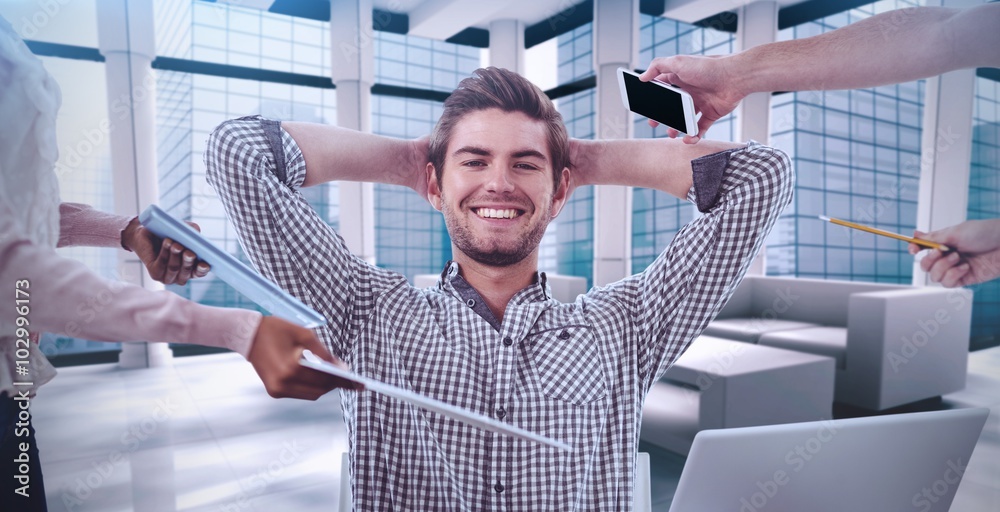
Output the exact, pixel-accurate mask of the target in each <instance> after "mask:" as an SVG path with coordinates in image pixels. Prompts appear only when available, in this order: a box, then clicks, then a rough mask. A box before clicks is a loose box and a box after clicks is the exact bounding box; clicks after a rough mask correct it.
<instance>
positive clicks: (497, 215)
mask: <svg viewBox="0 0 1000 512" xmlns="http://www.w3.org/2000/svg"><path fill="white" fill-rule="evenodd" d="M476 215H479V216H480V217H483V218H486V219H513V218H514V217H517V215H518V213H517V210H511V209H507V210H497V209H495V208H479V209H478V210H477V211H476Z"/></svg>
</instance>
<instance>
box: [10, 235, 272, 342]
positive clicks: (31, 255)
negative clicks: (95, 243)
mask: <svg viewBox="0 0 1000 512" xmlns="http://www.w3.org/2000/svg"><path fill="white" fill-rule="evenodd" d="M0 240H4V242H3V243H2V244H0V281H2V282H5V283H14V282H15V281H20V282H23V283H24V286H23V287H22V288H21V289H24V291H25V292H26V293H27V294H28V295H27V297H28V298H29V299H30V303H31V304H32V305H33V306H32V308H31V315H30V319H31V324H30V325H29V326H28V329H29V330H30V331H34V332H52V333H56V334H65V335H69V336H78V337H81V338H85V339H89V340H95V341H153V342H162V343H194V344H198V345H204V346H212V347H224V348H229V349H231V350H234V351H236V352H239V353H240V354H242V355H243V356H246V355H247V354H248V353H249V351H250V348H251V345H252V342H253V335H254V333H255V332H256V329H257V324H258V323H260V313H257V312H255V311H249V310H241V309H220V308H213V307H209V306H203V305H200V304H196V303H193V302H190V301H188V300H185V299H183V298H181V297H179V296H178V295H176V294H173V293H171V292H167V291H160V292H153V291H150V290H146V289H144V288H140V287H138V286H133V285H129V284H125V283H120V282H112V281H107V280H104V279H102V278H100V277H99V276H97V275H96V274H94V273H93V272H91V271H90V270H88V269H87V268H86V267H85V266H83V264H81V263H79V262H77V261H73V260H69V259H66V258H63V257H60V256H59V255H57V254H56V252H55V251H54V250H53V249H51V248H49V247H43V246H40V245H37V244H34V243H32V242H31V241H30V240H28V239H27V237H24V236H23V235H22V234H21V233H18V232H17V231H15V230H14V229H13V227H12V226H6V227H3V228H0ZM14 313H15V312H14V309H13V308H9V310H8V309H5V310H4V311H0V325H4V326H7V325H12V324H13V321H14Z"/></svg>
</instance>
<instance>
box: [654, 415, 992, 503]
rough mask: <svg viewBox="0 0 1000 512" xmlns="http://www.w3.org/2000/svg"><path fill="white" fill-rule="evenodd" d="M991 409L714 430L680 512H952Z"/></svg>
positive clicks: (697, 451) (705, 437)
mask: <svg viewBox="0 0 1000 512" xmlns="http://www.w3.org/2000/svg"><path fill="white" fill-rule="evenodd" d="M987 416H989V409H982V408H979V409H955V410H947V411H934V412H922V413H912V414H895V415H886V416H874V417H867V418H852V419H843V420H827V421H817V422H807V423H792V424H786V425H769V426H762V427H746V428H731V429H723V430H704V431H702V432H699V433H698V435H697V436H695V438H694V444H693V445H692V446H691V452H690V454H689V455H688V458H687V462H686V463H685V464H684V470H683V471H682V472H681V478H680V481H679V482H678V483H677V492H676V493H675V494H674V499H673V502H672V503H671V506H670V511H671V512H704V511H707V510H717V511H736V512H760V511H768V512H778V511H796V512H800V511H809V512H833V511H837V512H841V511H843V512H848V511H849V512H864V511H880V512H881V511H900V510H912V511H917V512H931V511H947V510H948V508H949V507H950V506H951V501H952V500H953V499H954V498H955V492H956V491H957V490H958V485H959V483H960V482H961V480H962V475H963V474H964V472H965V466H966V465H967V464H968V463H969V458H970V456H971V455H972V450H973V448H975V446H976V442H977V441H978V440H979V435H980V433H981V432H982V430H983V425H984V424H985V423H986V418H987Z"/></svg>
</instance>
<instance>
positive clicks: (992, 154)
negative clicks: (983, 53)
mask: <svg viewBox="0 0 1000 512" xmlns="http://www.w3.org/2000/svg"><path fill="white" fill-rule="evenodd" d="M967 215H968V218H969V219H1000V82H995V81H993V80H988V79H985V78H976V96H975V103H974V104H973V110H972V167H971V169H970V174H969V210H968V213H967ZM970 288H971V289H972V291H973V294H974V295H973V302H972V340H971V348H972V349H978V348H986V347H992V346H996V345H1000V279H994V280H992V281H988V282H985V283H982V284H979V285H975V286H972V287H970Z"/></svg>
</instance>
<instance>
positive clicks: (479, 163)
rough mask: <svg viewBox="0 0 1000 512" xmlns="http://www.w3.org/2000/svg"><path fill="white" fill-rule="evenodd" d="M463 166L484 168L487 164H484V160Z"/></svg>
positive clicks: (466, 163)
mask: <svg viewBox="0 0 1000 512" xmlns="http://www.w3.org/2000/svg"><path fill="white" fill-rule="evenodd" d="M462 165H465V166H468V167H482V166H484V165H486V164H485V163H483V161H482V160H472V161H469V162H465V163H464V164H462Z"/></svg>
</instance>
